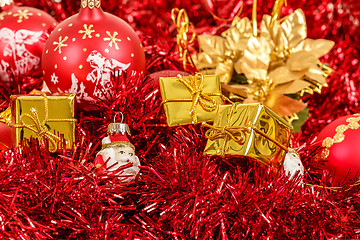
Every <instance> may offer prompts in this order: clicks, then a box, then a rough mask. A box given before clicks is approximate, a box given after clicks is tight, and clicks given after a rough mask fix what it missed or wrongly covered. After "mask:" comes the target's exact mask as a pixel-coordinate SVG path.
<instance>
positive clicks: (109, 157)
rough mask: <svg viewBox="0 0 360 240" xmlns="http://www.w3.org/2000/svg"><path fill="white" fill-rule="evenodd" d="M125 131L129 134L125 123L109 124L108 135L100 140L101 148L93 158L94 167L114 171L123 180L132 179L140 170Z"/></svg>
mask: <svg viewBox="0 0 360 240" xmlns="http://www.w3.org/2000/svg"><path fill="white" fill-rule="evenodd" d="M126 133H128V134H129V135H130V129H129V126H128V125H127V124H124V123H115V122H114V123H111V124H109V127H108V136H107V137H105V138H104V139H103V140H102V149H101V150H100V151H99V152H98V154H97V155H96V158H95V166H96V168H99V169H101V170H106V171H109V172H113V173H115V174H116V175H118V176H119V179H120V180H121V181H123V182H129V181H132V180H134V179H135V177H136V176H137V174H138V173H139V171H140V168H139V166H140V161H139V158H138V157H137V156H136V155H135V146H134V145H133V144H131V143H130V141H129V139H128V138H127V136H126Z"/></svg>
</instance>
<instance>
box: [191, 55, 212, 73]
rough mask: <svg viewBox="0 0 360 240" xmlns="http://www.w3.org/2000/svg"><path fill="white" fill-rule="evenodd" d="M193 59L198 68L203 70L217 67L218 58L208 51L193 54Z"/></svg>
mask: <svg viewBox="0 0 360 240" xmlns="http://www.w3.org/2000/svg"><path fill="white" fill-rule="evenodd" d="M192 60H193V62H194V64H195V66H196V68H197V69H198V70H199V71H201V70H204V69H211V68H214V69H215V68H216V66H217V61H218V58H217V57H216V56H212V55H209V54H208V53H205V52H201V53H198V54H197V55H194V56H192Z"/></svg>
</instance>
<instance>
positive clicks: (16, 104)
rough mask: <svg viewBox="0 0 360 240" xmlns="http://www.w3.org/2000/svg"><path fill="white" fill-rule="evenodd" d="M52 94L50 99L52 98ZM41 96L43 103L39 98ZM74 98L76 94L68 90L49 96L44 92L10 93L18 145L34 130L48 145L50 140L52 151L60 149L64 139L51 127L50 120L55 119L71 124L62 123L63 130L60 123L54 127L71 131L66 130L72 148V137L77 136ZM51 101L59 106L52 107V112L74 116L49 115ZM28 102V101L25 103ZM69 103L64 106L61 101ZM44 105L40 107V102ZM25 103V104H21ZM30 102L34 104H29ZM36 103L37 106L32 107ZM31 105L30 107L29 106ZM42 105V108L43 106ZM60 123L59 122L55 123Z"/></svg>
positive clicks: (33, 132) (54, 121)
mask: <svg viewBox="0 0 360 240" xmlns="http://www.w3.org/2000/svg"><path fill="white" fill-rule="evenodd" d="M49 98H50V99H49ZM40 99H41V101H40V102H41V103H36V102H35V100H37V102H39V100H40ZM74 99H75V94H66V95H62V96H50V97H48V96H47V95H46V94H45V93H41V95H40V96H36V95H24V96H21V95H13V96H11V110H12V117H13V121H12V124H11V126H12V127H13V133H12V135H13V139H16V145H18V144H19V143H20V141H21V140H22V139H24V138H26V137H25V136H27V137H29V136H31V135H33V134H35V136H37V138H38V139H39V141H40V143H41V144H42V145H45V142H46V141H48V142H49V151H50V152H56V151H57V149H58V145H59V143H60V142H61V137H60V136H59V135H56V134H55V132H51V131H50V127H49V124H54V123H60V124H63V123H69V124H70V125H71V127H69V128H67V127H66V126H64V125H63V126H61V127H62V129H61V130H60V125H59V126H58V127H57V128H54V129H53V130H54V131H55V129H57V130H59V131H60V132H61V131H62V132H63V131H64V130H67V131H68V133H67V134H65V135H66V137H67V139H66V140H67V146H68V147H69V148H71V147H72V146H71V145H72V143H73V140H74V134H75V133H74V131H75V128H74V125H73V123H75V122H76V119H75V118H74ZM49 101H53V103H52V105H53V107H55V105H56V107H57V109H56V110H55V109H52V113H53V114H54V111H56V112H57V114H59V113H60V114H59V115H60V116H61V115H62V114H67V115H69V117H71V118H49V115H50V114H49V112H50V109H49ZM25 102H26V103H25ZM65 102H66V103H67V104H66V105H67V106H66V105H65V106H61V104H64V103H65ZM41 104H42V106H41V107H40V105H41ZM22 105H24V106H22ZM30 106H31V107H30ZM32 106H36V107H32ZM28 107H29V109H28ZM40 108H41V110H40ZM56 125H58V124H56ZM25 129H26V130H28V132H27V134H25Z"/></svg>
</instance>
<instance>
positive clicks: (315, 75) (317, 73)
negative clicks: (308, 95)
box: [305, 65, 326, 85]
mask: <svg viewBox="0 0 360 240" xmlns="http://www.w3.org/2000/svg"><path fill="white" fill-rule="evenodd" d="M305 75H306V77H308V78H310V79H311V80H315V81H317V82H318V83H320V84H321V85H325V84H326V76H325V75H324V73H323V71H322V70H321V69H320V68H319V67H318V66H316V65H315V66H314V65H313V66H311V67H310V68H309V69H308V71H307V72H306V74H305Z"/></svg>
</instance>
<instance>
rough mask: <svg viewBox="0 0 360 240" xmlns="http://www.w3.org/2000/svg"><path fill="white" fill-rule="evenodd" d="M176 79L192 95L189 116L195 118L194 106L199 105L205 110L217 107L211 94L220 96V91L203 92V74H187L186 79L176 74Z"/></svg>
mask: <svg viewBox="0 0 360 240" xmlns="http://www.w3.org/2000/svg"><path fill="white" fill-rule="evenodd" d="M178 81H179V82H181V83H182V84H184V85H185V87H186V88H187V89H188V90H189V92H190V93H191V95H192V105H191V109H190V116H192V117H193V118H195V119H196V106H197V105H200V106H201V108H202V109H204V111H206V112H213V111H215V110H216V109H217V106H218V104H217V102H216V100H215V99H214V98H212V97H211V96H220V93H204V92H203V87H204V75H202V74H201V73H196V74H195V76H194V77H192V76H189V81H186V80H185V79H184V78H183V77H182V76H181V75H178Z"/></svg>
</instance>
